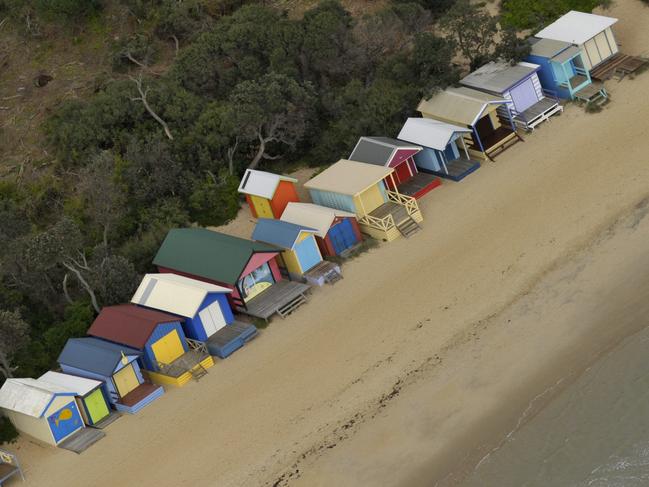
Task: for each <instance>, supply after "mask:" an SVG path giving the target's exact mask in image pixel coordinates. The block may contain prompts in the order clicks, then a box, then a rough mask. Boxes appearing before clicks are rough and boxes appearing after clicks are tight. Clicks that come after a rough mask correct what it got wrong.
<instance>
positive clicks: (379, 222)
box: [360, 215, 396, 232]
mask: <svg viewBox="0 0 649 487" xmlns="http://www.w3.org/2000/svg"><path fill="white" fill-rule="evenodd" d="M360 223H364V224H365V225H368V226H370V227H372V228H376V229H377V230H383V231H384V232H387V231H388V230H390V229H392V228H394V227H395V226H396V225H395V223H394V217H393V216H392V215H386V216H384V217H383V218H377V217H375V216H372V215H365V216H364V217H362V218H361V219H360Z"/></svg>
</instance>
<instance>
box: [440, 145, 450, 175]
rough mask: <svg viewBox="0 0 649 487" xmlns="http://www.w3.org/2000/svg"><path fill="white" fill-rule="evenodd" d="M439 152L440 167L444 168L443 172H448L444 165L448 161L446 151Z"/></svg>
mask: <svg viewBox="0 0 649 487" xmlns="http://www.w3.org/2000/svg"><path fill="white" fill-rule="evenodd" d="M449 143H450V142H449ZM446 147H448V145H447V146H446ZM440 154H442V167H443V168H444V172H445V173H446V174H448V168H447V167H446V163H447V162H448V158H447V157H446V152H444V151H440Z"/></svg>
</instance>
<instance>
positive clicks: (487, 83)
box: [460, 61, 539, 94]
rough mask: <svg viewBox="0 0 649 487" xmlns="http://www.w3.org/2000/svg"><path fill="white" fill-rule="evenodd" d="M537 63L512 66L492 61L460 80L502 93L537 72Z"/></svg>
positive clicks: (479, 87) (472, 86)
mask: <svg viewBox="0 0 649 487" xmlns="http://www.w3.org/2000/svg"><path fill="white" fill-rule="evenodd" d="M538 69H539V67H538V66H537V65H535V64H529V63H518V64H516V65H515V66H512V65H511V64H509V63H505V62H493V61H492V62H490V63H488V64H485V65H484V66H482V67H481V68H479V69H476V70H475V71H473V72H472V73H470V74H468V75H467V76H465V77H464V78H462V79H461V80H460V83H461V84H463V85H464V86H469V87H471V88H477V89H479V90H484V91H489V92H491V93H496V94H502V93H505V92H506V91H508V90H509V89H510V88H511V87H513V86H514V85H517V84H518V83H520V82H521V81H522V80H524V79H525V78H528V77H529V76H531V75H532V74H533V73H535V72H536V71H537V70H538Z"/></svg>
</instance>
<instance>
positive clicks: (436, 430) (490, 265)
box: [12, 0, 649, 487]
mask: <svg viewBox="0 0 649 487" xmlns="http://www.w3.org/2000/svg"><path fill="white" fill-rule="evenodd" d="M610 15H613V16H616V17H619V18H620V23H619V24H618V26H617V28H616V34H617V35H618V39H619V41H620V42H621V43H622V45H623V48H624V50H625V51H627V52H629V53H640V52H643V51H644V50H645V49H646V47H645V46H649V43H648V41H649V32H647V31H646V29H644V30H643V26H646V25H649V9H648V8H645V7H643V6H642V5H641V4H640V2H638V1H637V0H626V1H620V2H619V5H618V6H617V7H615V8H614V9H613V10H612V13H611V14H610ZM608 89H609V91H610V92H611V94H612V97H613V102H612V103H611V104H610V105H609V106H608V107H607V108H606V109H605V110H604V111H603V112H601V113H598V114H590V115H589V114H585V113H584V112H583V110H582V109H580V108H578V107H576V106H574V105H570V106H568V107H567V109H566V111H565V112H564V114H563V115H561V116H560V117H558V118H556V119H553V120H552V121H551V122H550V123H548V124H544V126H542V127H540V128H539V129H538V130H537V131H536V132H535V133H534V134H531V135H529V136H527V137H526V141H525V143H521V144H518V145H516V146H515V147H513V148H512V149H510V150H508V151H507V152H505V153H504V154H502V156H500V157H498V159H497V161H496V162H495V163H488V164H485V165H484V166H483V167H482V168H481V169H480V170H479V171H478V172H477V173H475V174H474V175H472V176H470V177H469V178H467V179H466V180H465V181H463V182H462V183H460V184H451V183H449V184H445V185H443V186H442V187H440V188H438V189H436V190H434V191H433V192H432V193H430V194H429V195H427V196H426V197H425V198H424V199H423V200H421V208H422V211H423V213H424V218H425V221H424V229H423V231H422V232H420V233H419V234H417V235H416V236H414V237H413V238H411V239H409V240H398V241H395V242H393V243H390V244H384V245H381V246H380V247H379V248H376V249H373V250H372V251H370V252H369V253H367V254H365V255H363V256H361V257H359V258H357V259H354V260H353V261H351V262H349V263H347V264H346V265H345V266H344V275H345V279H344V280H343V281H341V282H339V283H337V284H336V285H335V286H333V287H327V288H323V289H318V290H316V291H315V292H314V293H313V297H312V299H311V301H310V303H309V304H308V306H304V307H302V308H301V309H300V310H299V311H298V312H296V313H295V314H293V315H292V316H290V317H288V318H287V319H285V320H281V319H278V320H275V321H274V322H273V323H272V324H271V326H270V327H269V328H268V329H266V330H264V331H263V332H262V334H261V336H260V337H259V338H258V339H257V340H255V341H254V342H252V343H251V344H249V345H248V346H247V347H246V348H245V349H244V350H242V351H240V352H238V353H236V354H235V355H233V356H232V357H230V358H229V359H227V360H225V361H220V362H218V363H217V364H216V366H215V367H213V368H212V369H210V373H209V375H208V376H207V377H205V378H203V379H202V380H201V381H200V382H198V383H191V384H189V385H188V386H186V387H184V388H182V389H176V390H170V391H168V392H167V393H166V394H165V396H164V397H162V398H161V399H160V400H158V401H156V403H154V404H152V405H151V406H149V407H147V408H146V409H145V410H144V411H142V412H141V413H140V414H138V415H135V416H128V417H124V418H121V419H120V420H119V421H117V422H116V423H115V424H113V425H111V427H109V428H108V429H107V433H108V436H107V437H106V438H105V439H103V440H102V441H101V442H99V443H97V444H96V445H94V446H93V447H92V448H91V449H89V450H88V451H87V452H85V453H84V454H82V455H80V456H77V455H74V454H72V453H69V452H65V451H59V450H56V449H53V448H49V447H43V446H39V445H36V444H35V443H32V442H30V441H29V440H27V439H21V440H20V441H19V443H17V444H16V445H13V446H12V449H13V450H16V451H17V453H18V454H19V455H20V458H21V461H22V462H23V465H24V467H25V471H26V476H27V479H28V481H27V485H47V486H59V485H61V486H63V485H65V486H66V487H75V486H87V485H97V486H103V485H106V486H108V485H119V484H122V483H129V484H137V485H192V486H212V485H218V486H240V485H242V486H257V485H273V484H275V482H277V481H279V484H278V485H296V486H297V485H309V486H317V485H400V484H404V485H415V484H416V483H417V482H422V483H424V484H428V485H430V484H431V483H432V482H433V481H434V480H437V479H441V478H442V477H444V476H446V475H447V474H448V473H449V472H456V473H455V474H454V477H456V478H457V476H458V475H459V474H458V473H457V472H458V470H457V469H458V468H460V469H461V468H467V467H468V468H470V464H471V462H472V461H475V460H479V458H480V457H481V455H484V454H485V453H486V452H488V451H489V449H491V448H493V447H495V446H497V444H498V441H499V440H500V439H501V438H502V437H504V435H505V434H506V433H507V432H508V431H511V430H512V429H513V428H515V427H516V423H517V422H519V421H524V420H525V418H526V417H529V415H530V414H531V413H532V412H533V411H534V409H535V407H537V406H538V404H540V403H541V402H542V399H543V398H544V397H546V396H547V395H549V394H551V393H552V391H553V390H555V389H556V387H558V386H555V387H553V385H554V384H555V383H556V382H557V381H558V380H559V379H560V378H561V377H567V376H569V374H568V373H567V372H570V371H573V370H574V372H575V373H577V372H578V371H579V370H580V369H581V368H583V366H584V365H585V364H586V363H587V362H588V361H589V360H592V358H593V357H594V354H595V353H597V352H599V351H601V350H602V349H604V348H605V347H607V346H610V344H611V343H613V342H615V341H616V340H617V339H618V338H619V337H621V336H623V335H625V334H627V332H628V331H630V329H631V328H633V327H634V326H636V325H635V324H634V323H635V322H636V321H637V320H636V319H635V318H636V317H637V316H636V315H635V314H633V315H632V314H628V313H627V314H625V313H626V311H625V309H626V308H625V306H621V305H620V303H621V304H622V305H624V304H625V303H627V304H630V306H628V308H634V307H635V305H636V304H637V300H638V299H639V298H638V297H642V296H646V291H647V290H648V289H647V286H646V283H645V282H644V277H643V275H644V274H647V272H646V269H647V268H648V267H649V266H648V265H647V264H649V258H648V257H647V255H646V251H645V249H644V248H643V245H642V244H643V242H646V240H647V239H646V237H647V235H649V230H648V229H647V223H646V222H645V221H644V220H642V218H641V216H642V214H643V212H645V211H646V206H640V209H637V208H638V204H639V203H640V202H642V201H644V200H645V198H646V197H647V196H648V195H649V164H647V153H649V137H647V135H648V134H649V130H648V128H647V120H649V104H648V103H647V102H646V100H648V99H649V75H641V76H639V77H638V78H637V79H633V80H632V79H628V80H624V81H623V82H621V83H618V82H616V81H613V82H612V83H609V85H608ZM335 158H336V157H334V159H335ZM245 218H246V217H245V216H244V217H243V220H245ZM636 223H637V224H636ZM239 225H243V226H239ZM229 227H230V228H239V229H243V228H245V225H244V224H241V222H234V223H233V224H231V225H230V226H229ZM625 300H626V301H625ZM631 305H632V306H631ZM611 314H614V315H615V316H616V321H615V322H614V323H613V324H611V322H610V321H606V322H603V321H601V320H599V319H598V317H608V316H609V315H611ZM618 318H619V319H618ZM604 325H606V326H604ZM566 371H567V372H566ZM564 380H568V379H564ZM559 386H560V384H559ZM534 397H539V399H538V400H536V401H532V402H530V399H531V398H534ZM526 410H527V413H525V411H526ZM452 478H453V477H448V478H447V480H445V481H444V482H443V483H442V485H443V484H444V483H450V482H451V481H452Z"/></svg>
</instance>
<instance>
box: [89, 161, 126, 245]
mask: <svg viewBox="0 0 649 487" xmlns="http://www.w3.org/2000/svg"><path fill="white" fill-rule="evenodd" d="M77 191H78V194H79V196H80V197H81V199H82V201H83V202H84V210H85V213H86V215H87V216H88V218H89V220H90V222H91V223H92V224H96V225H99V227H100V228H101V235H102V242H103V244H104V246H105V247H108V236H109V233H110V230H111V229H112V227H113V225H114V224H115V223H116V222H118V221H119V220H120V219H121V218H122V217H123V215H124V212H125V203H126V195H125V194H124V191H123V189H122V187H121V186H120V185H119V184H117V181H116V177H115V156H114V155H113V154H112V153H111V152H109V151H102V152H100V153H99V154H97V156H95V157H94V158H93V161H92V162H91V163H90V164H89V165H88V166H86V167H85V168H83V169H82V170H81V174H80V177H79V183H78V185H77Z"/></svg>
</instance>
